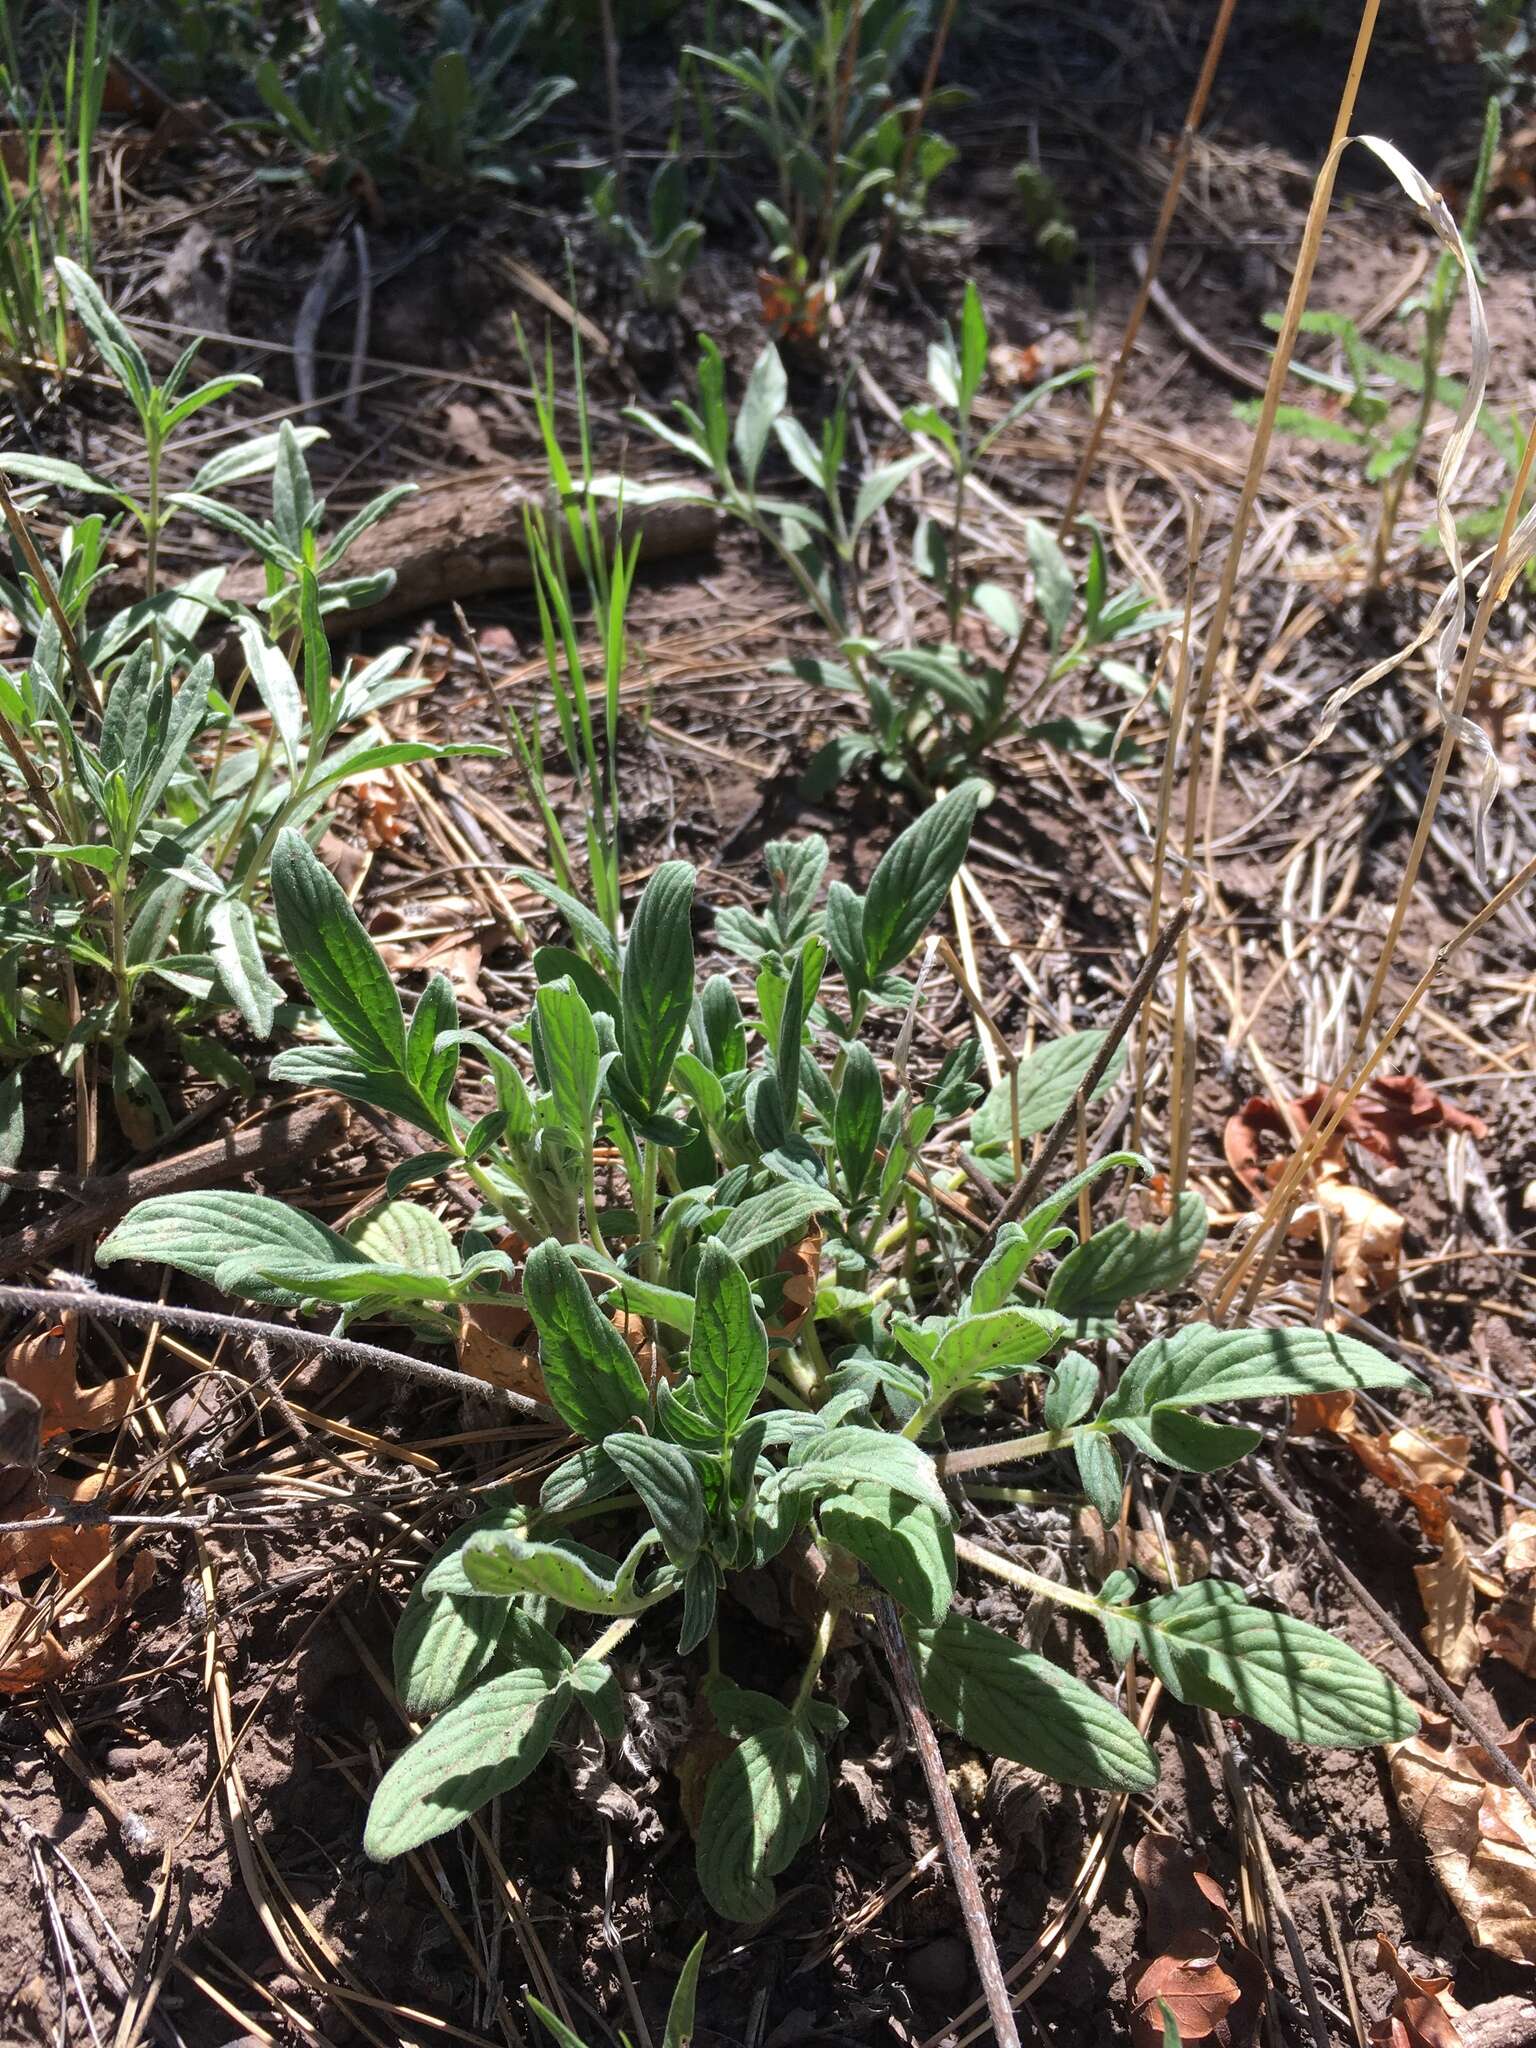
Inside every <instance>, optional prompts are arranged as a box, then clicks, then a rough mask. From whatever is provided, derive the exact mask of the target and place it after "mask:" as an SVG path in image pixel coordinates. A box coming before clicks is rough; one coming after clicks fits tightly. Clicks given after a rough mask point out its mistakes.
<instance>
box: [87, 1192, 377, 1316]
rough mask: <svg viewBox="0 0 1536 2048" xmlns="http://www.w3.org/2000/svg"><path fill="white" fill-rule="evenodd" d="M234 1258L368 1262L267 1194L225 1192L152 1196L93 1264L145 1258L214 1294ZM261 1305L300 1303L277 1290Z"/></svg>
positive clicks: (130, 1215)
mask: <svg viewBox="0 0 1536 2048" xmlns="http://www.w3.org/2000/svg"><path fill="white" fill-rule="evenodd" d="M235 1255H239V1256H241V1257H242V1258H244V1257H249V1258H251V1259H259V1258H262V1257H271V1258H272V1259H273V1260H274V1261H276V1262H278V1263H281V1264H282V1265H285V1266H286V1265H290V1264H294V1263H306V1262H315V1263H318V1264H323V1265H329V1264H332V1263H334V1262H344V1263H351V1264H362V1263H363V1255H362V1254H361V1253H360V1252H357V1251H355V1250H354V1249H353V1247H352V1246H351V1245H350V1244H348V1243H347V1240H346V1239H345V1238H344V1237H340V1236H338V1235H337V1233H336V1232H335V1231H334V1230H327V1229H326V1227H325V1225H324V1224H323V1223H317V1222H316V1221H315V1219H314V1217H313V1216H308V1215H306V1214H305V1213H304V1211H303V1210H302V1209H290V1208H289V1207H288V1205H287V1203H286V1202H277V1201H274V1200H273V1199H272V1197H271V1196H270V1195H248V1194H244V1193H242V1192H241V1191H240V1190H238V1189H220V1188H209V1189H207V1190H188V1191H187V1192H185V1193H182V1194H177V1195H151V1196H150V1197H149V1199H148V1200H147V1201H143V1202H140V1203H139V1204H138V1206H137V1208H135V1209H132V1210H130V1211H129V1213H128V1215H127V1216H125V1217H124V1218H123V1220H122V1222H121V1223H119V1224H118V1226H117V1228H116V1229H115V1230H114V1231H113V1232H112V1233H111V1235H110V1236H109V1237H108V1238H107V1239H106V1241H105V1242H104V1243H103V1244H102V1245H101V1247H100V1249H99V1250H98V1251H97V1253H96V1263H97V1264H98V1265H101V1266H110V1265H112V1264H114V1263H115V1262H116V1261H117V1260H119V1259H142V1260H144V1261H146V1262H147V1263H149V1264H153V1265H162V1266H174V1267H175V1269H176V1271H177V1272H178V1273H187V1274H190V1275H191V1277H192V1278H193V1279H194V1280H201V1281H203V1282H204V1283H205V1284H206V1285H208V1286H210V1287H211V1286H213V1285H214V1284H215V1281H216V1276H217V1274H218V1272H219V1269H220V1268H221V1267H222V1266H223V1265H224V1264H225V1263H226V1261H228V1260H229V1259H230V1258H231V1257H233V1256H235ZM260 1298H261V1299H263V1300H270V1301H274V1302H286V1303H287V1304H289V1305H290V1306H291V1305H292V1304H293V1303H294V1302H296V1301H297V1300H298V1298H299V1297H298V1296H297V1295H296V1294H294V1293H292V1292H290V1291H288V1290H285V1289H283V1288H273V1289H270V1290H268V1291H266V1292H264V1293H263V1294H262V1295H261V1297H260Z"/></svg>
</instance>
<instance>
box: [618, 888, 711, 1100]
mask: <svg viewBox="0 0 1536 2048" xmlns="http://www.w3.org/2000/svg"><path fill="white" fill-rule="evenodd" d="M693 884H694V871H693V869H692V868H691V867H690V866H689V865H688V863H687V861H683V860H668V861H663V862H662V864H661V866H660V867H659V868H657V870H656V872H655V874H653V875H652V876H651V879H650V880H649V882H647V883H646V885H645V892H644V894H643V895H642V896H641V898H640V902H639V905H638V907H637V909H636V911H635V916H634V922H633V923H632V924H631V926H630V929H629V936H628V938H627V940H626V941H625V945H624V967H623V977H622V984H621V994H622V1005H623V1013H624V1072H625V1075H626V1077H627V1078H628V1081H629V1084H630V1086H631V1088H633V1090H634V1092H635V1094H636V1096H637V1097H638V1098H639V1100H640V1102H641V1104H642V1105H643V1106H644V1109H645V1111H646V1112H647V1114H654V1113H655V1112H656V1111H657V1110H659V1109H660V1107H661V1103H662V1097H663V1096H664V1095H665V1094H666V1092H667V1084H668V1082H669V1081H670V1080H671V1078H672V1062H673V1060H674V1059H676V1057H677V1053H678V1049H679V1047H680V1046H681V1045H682V1042H683V1035H684V1033H685V1032H686V1031H687V1029H688V1013H689V1011H690V1009H691V1008H692V1006H693V928H692V925H691V924H690V922H689V912H690V908H691V905H692V903H693Z"/></svg>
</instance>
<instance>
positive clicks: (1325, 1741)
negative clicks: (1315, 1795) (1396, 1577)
mask: <svg viewBox="0 0 1536 2048" xmlns="http://www.w3.org/2000/svg"><path fill="white" fill-rule="evenodd" d="M1117 1584H1118V1582H1111V1585H1108V1586H1106V1587H1105V1589H1104V1591H1105V1595H1106V1596H1108V1595H1110V1594H1111V1592H1112V1590H1113V1588H1114V1587H1115V1586H1116V1585H1117ZM1100 1618H1101V1619H1102V1621H1103V1623H1104V1631H1105V1634H1106V1635H1107V1636H1108V1637H1109V1646H1110V1650H1111V1652H1112V1653H1113V1655H1114V1656H1115V1658H1116V1659H1117V1661H1119V1660H1123V1659H1124V1658H1126V1657H1128V1656H1129V1655H1130V1654H1131V1652H1132V1651H1133V1650H1136V1651H1139V1652H1140V1653H1141V1655H1142V1656H1143V1657H1144V1658H1145V1659H1146V1661H1147V1663H1148V1664H1149V1665H1150V1667H1151V1668H1152V1670H1153V1671H1155V1672H1156V1673H1157V1675H1158V1677H1159V1678H1160V1679H1161V1680H1162V1681H1163V1683H1164V1685H1166V1686H1167V1688H1168V1690H1169V1691H1170V1692H1171V1693H1172V1694H1173V1696H1174V1698H1175V1699H1180V1700H1183V1702H1184V1703H1185V1705H1186V1706H1196V1707H1211V1708H1214V1709H1215V1711H1216V1712H1217V1713H1219V1714H1234V1713H1235V1714H1250V1715H1252V1717H1253V1719H1254V1720H1256V1721H1262V1722H1263V1723H1264V1724H1265V1726H1266V1727H1269V1728H1273V1729H1275V1730H1276V1731H1277V1733H1279V1734H1281V1735H1284V1736H1286V1737H1287V1738H1288V1739H1289V1740H1290V1741H1292V1742H1305V1743H1310V1744H1313V1745H1315V1746H1317V1747H1320V1748H1325V1749H1359V1748H1364V1747H1366V1746H1367V1745H1368V1744H1371V1743H1376V1742H1401V1741H1403V1740H1405V1739H1406V1738H1407V1737H1408V1736H1410V1735H1412V1734H1413V1733H1414V1731H1415V1730H1416V1729H1417V1727H1418V1725H1419V1717H1418V1715H1417V1713H1416V1712H1415V1711H1414V1709H1413V1707H1412V1705H1411V1704H1410V1703H1409V1701H1408V1700H1406V1699H1405V1698H1404V1697H1403V1695H1402V1693H1400V1692H1399V1691H1398V1689H1397V1687H1396V1686H1395V1685H1394V1684H1393V1683H1392V1681H1391V1679H1390V1678H1388V1677H1387V1676H1386V1674H1385V1673H1384V1672H1381V1671H1378V1670H1377V1669H1376V1667H1375V1665H1374V1664H1368V1663H1367V1662H1366V1660H1365V1658H1364V1657H1362V1656H1360V1655H1359V1654H1358V1652H1357V1651H1354V1650H1352V1649H1350V1648H1349V1646H1348V1645H1347V1644H1346V1643H1341V1642H1339V1641H1338V1640H1337V1639H1336V1638H1335V1637H1333V1636H1331V1635H1328V1634H1327V1633H1326V1632H1325V1631H1324V1630H1322V1629H1320V1628H1314V1627H1313V1626H1312V1624H1311V1623H1310V1622H1308V1621H1297V1620H1295V1619H1294V1618H1293V1617H1292V1616H1291V1615H1289V1614H1275V1613H1272V1612H1271V1611H1270V1610H1269V1609H1268V1608H1264V1607H1253V1606H1250V1604H1249V1602H1248V1600H1247V1598H1246V1596H1245V1595H1244V1594H1243V1592H1242V1590H1241V1589H1240V1588H1239V1587H1237V1586H1233V1585H1228V1584H1227V1583H1226V1582H1225V1581H1224V1580H1221V1579H1201V1580H1200V1581H1199V1582H1198V1583H1197V1584H1195V1585H1192V1586H1182V1587H1180V1588H1179V1590H1178V1591H1177V1592H1175V1593H1164V1594H1162V1595H1161V1596H1160V1597H1159V1598H1157V1599H1155V1600H1145V1601H1142V1602H1141V1603H1140V1604H1139V1605H1137V1606H1134V1607H1125V1606H1121V1605H1119V1604H1118V1602H1116V1603H1114V1604H1112V1605H1110V1606H1107V1607H1106V1608H1105V1609H1104V1610H1103V1611H1102V1613H1101V1617H1100Z"/></svg>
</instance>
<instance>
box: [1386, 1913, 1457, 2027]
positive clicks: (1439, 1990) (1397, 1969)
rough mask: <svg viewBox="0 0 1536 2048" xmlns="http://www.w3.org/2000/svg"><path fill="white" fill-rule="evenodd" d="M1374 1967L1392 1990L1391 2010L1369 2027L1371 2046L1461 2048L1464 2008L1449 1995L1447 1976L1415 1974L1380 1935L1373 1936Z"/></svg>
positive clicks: (1449, 1981)
mask: <svg viewBox="0 0 1536 2048" xmlns="http://www.w3.org/2000/svg"><path fill="white" fill-rule="evenodd" d="M1376 1967H1377V1968H1378V1969H1379V1970H1384V1971H1385V1972H1386V1973H1387V1975H1388V1976H1389V1977H1391V1979H1392V1982H1393V1985H1394V1987H1395V1989H1394V1992H1393V1998H1392V2008H1391V2011H1390V2012H1389V2013H1388V2014H1387V2016H1386V2018H1385V2019H1382V2020H1378V2021H1377V2022H1376V2024H1375V2026H1374V2027H1372V2029H1371V2048H1462V2034H1461V2028H1460V2025H1459V2022H1460V2021H1461V2020H1462V2019H1463V2018H1464V2017H1465V2016H1466V2008H1465V2007H1464V2006H1460V2005H1458V2004H1457V2003H1456V2000H1455V1999H1454V1998H1453V1997H1452V1996H1451V1980H1450V1978H1449V1977H1415V1976H1414V1975H1413V1973H1412V1971H1411V1970H1409V1969H1407V1968H1406V1967H1405V1965H1404V1964H1403V1963H1402V1962H1401V1961H1400V1959H1399V1957H1398V1953H1397V1950H1396V1949H1395V1948H1394V1947H1393V1946H1392V1944H1391V1942H1390V1941H1388V1939H1387V1937H1386V1936H1385V1935H1384V1934H1378V1935H1377V1937H1376Z"/></svg>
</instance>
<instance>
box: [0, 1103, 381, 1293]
mask: <svg viewBox="0 0 1536 2048" xmlns="http://www.w3.org/2000/svg"><path fill="white" fill-rule="evenodd" d="M350 1114H351V1113H350V1111H349V1109H348V1107H347V1105H346V1104H345V1103H343V1102H315V1101H310V1102H302V1103H299V1104H298V1105H297V1106H296V1107H294V1108H291V1109H281V1110H278V1111H277V1112H276V1113H275V1114H274V1115H272V1116H269V1117H266V1118H264V1119H263V1120H262V1121H261V1122H260V1123H256V1124H250V1125H247V1127H246V1128H245V1129H244V1130H241V1131H231V1132H230V1133H229V1134H228V1135H227V1136H226V1137H222V1138H213V1139H210V1140H209V1142H208V1143H207V1144H205V1145H198V1146H195V1147H194V1148H193V1149H192V1150H191V1151H190V1152H179V1153H177V1154H176V1155H175V1156H174V1157H172V1158H170V1159H156V1160H153V1161H151V1162H150V1163H149V1164H148V1165H146V1166H132V1167H129V1168H128V1170H127V1171H126V1172H125V1173H111V1174H102V1175H100V1176H98V1177H95V1178H92V1179H87V1180H77V1181H76V1182H75V1183H74V1184H73V1185H72V1186H71V1187H70V1188H69V1189H68V1190H67V1192H69V1193H70V1194H71V1195H73V1196H74V1197H75V1199H76V1200H77V1201H78V1202H79V1203H80V1207H78V1208H75V1209H70V1210H67V1211H66V1212H65V1213H64V1214H62V1215H59V1216H53V1217H50V1218H49V1219H48V1220H47V1221H46V1222H44V1223H33V1224H29V1225H28V1227H27V1228H26V1229H25V1230H18V1231H15V1232H13V1233H12V1235H11V1236H9V1237H0V1273H8V1272H12V1271H14V1270H15V1269H16V1268H17V1267H18V1266H27V1265H37V1264H40V1263H41V1262H43V1261H44V1260H51V1259H53V1258H54V1257H55V1255H56V1254H57V1253H59V1252H61V1251H62V1250H64V1249H65V1247H66V1246H68V1245H71V1244H73V1243H74V1242H75V1241H76V1239H77V1238H81V1237H86V1236H89V1235H91V1234H92V1233H93V1232H96V1231H98V1230H104V1229H105V1228H106V1227H107V1226H108V1225H109V1224H111V1223H115V1222H116V1221H117V1219H118V1217H120V1216H123V1215H126V1214H127V1212H128V1211H129V1210H130V1209H132V1208H133V1207H134V1206H135V1205H136V1204H137V1203H139V1202H143V1201H147V1200H148V1198H149V1197H150V1196H151V1195H168V1194H173V1193H179V1192H181V1191H183V1190H185V1189H188V1188H196V1187H206V1186H208V1185H209V1184H211V1183H218V1182H221V1181H222V1182H227V1181H230V1180H233V1179H236V1178H238V1176H239V1175H241V1174H243V1173H249V1172H250V1171H251V1170H252V1169H253V1168H255V1167H258V1166H263V1165H275V1164H277V1163H279V1162H286V1163H288V1164H293V1163H295V1162H304V1161H307V1160H310V1159H312V1158H315V1157H316V1156H318V1155H319V1154H320V1153H322V1152H328V1151H329V1150H330V1149H331V1147H332V1146H333V1145H336V1144H338V1143H339V1142H340V1140H341V1139H342V1138H344V1137H345V1136H346V1133H347V1128H348V1125H349V1122H350Z"/></svg>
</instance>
